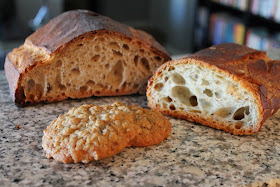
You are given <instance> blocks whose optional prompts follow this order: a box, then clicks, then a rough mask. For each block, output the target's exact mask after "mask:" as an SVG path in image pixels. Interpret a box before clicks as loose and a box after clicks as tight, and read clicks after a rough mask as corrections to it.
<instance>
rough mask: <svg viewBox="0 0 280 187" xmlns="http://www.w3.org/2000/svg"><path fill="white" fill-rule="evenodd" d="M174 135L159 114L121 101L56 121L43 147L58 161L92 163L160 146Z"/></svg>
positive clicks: (71, 113)
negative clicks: (139, 148)
mask: <svg viewBox="0 0 280 187" xmlns="http://www.w3.org/2000/svg"><path fill="white" fill-rule="evenodd" d="M170 132H171V124H170V122H169V121H168V119H166V118H165V117H163V116H162V115H161V114H160V113H159V112H156V111H153V110H148V109H143V108H141V107H138V106H135V105H132V106H125V105H124V104H122V103H120V102H117V103H114V104H112V105H102V106H97V105H88V104H86V105H82V106H80V107H74V108H73V109H71V110H70V111H69V112H67V113H66V114H64V115H61V116H59V117H58V118H57V119H55V120H54V121H53V122H52V123H51V124H50V125H49V126H48V127H47V128H46V129H45V130H44V135H43V139H42V146H43V148H44V150H45V151H46V156H47V157H48V158H54V159H55V160H56V161H60V162H64V163H71V162H75V163H77V162H83V163H88V162H90V161H92V160H100V159H102V158H107V157H110V156H113V155H115V154H117V153H119V152H120V151H122V150H123V149H124V148H126V147H130V146H149V145H154V144H158V143H160V142H161V141H163V140H164V139H165V138H167V137H168V136H169V134H170Z"/></svg>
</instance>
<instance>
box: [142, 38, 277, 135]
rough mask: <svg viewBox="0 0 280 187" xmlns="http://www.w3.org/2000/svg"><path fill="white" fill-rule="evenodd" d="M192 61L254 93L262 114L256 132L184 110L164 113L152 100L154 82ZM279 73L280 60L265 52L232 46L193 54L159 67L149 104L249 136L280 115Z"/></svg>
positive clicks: (192, 119)
mask: <svg viewBox="0 0 280 187" xmlns="http://www.w3.org/2000/svg"><path fill="white" fill-rule="evenodd" d="M189 61H195V63H199V64H201V65H204V66H206V67H208V68H211V69H215V70H217V71H220V72H222V73H223V74H225V76H230V77H231V78H233V79H234V80H239V81H240V82H241V83H242V84H243V86H244V87H246V88H247V89H248V90H251V92H252V93H253V95H254V98H255V99H256V101H257V102H258V103H259V104H258V105H259V106H258V107H259V109H260V110H259V112H260V113H259V115H260V116H261V121H260V122H259V125H258V128H257V129H256V130H255V131H246V130H244V129H235V128H232V127H231V126H225V125H224V124H222V123H217V121H215V120H213V119H210V118H209V119H208V118H207V119H202V118H201V117H199V116H196V115H189V114H188V113H186V112H182V111H171V110H164V109H162V108H161V107H160V106H159V105H158V104H157V103H155V102H154V101H153V98H151V89H152V88H151V85H152V83H153V81H154V79H155V78H156V77H157V76H159V75H160V74H161V72H162V71H163V70H164V69H166V68H168V67H170V66H175V65H176V64H181V63H188V62H189ZM279 72H280V61H272V60H271V59H269V58H268V57H267V56H266V53H265V52H263V51H258V50H254V49H251V48H248V47H246V46H241V45H237V44H229V43H228V44H220V45H216V46H212V47H209V48H207V49H204V50H201V51H198V52H197V53H194V54H192V55H189V56H187V57H186V58H182V59H179V60H175V61H169V62H167V63H165V64H163V65H162V66H161V67H160V68H158V69H157V71H156V72H154V75H153V77H152V78H151V79H150V80H149V82H148V88H147V97H148V101H149V103H148V105H149V106H150V107H151V108H153V109H155V110H158V111H160V112H162V113H163V114H165V115H169V116H173V117H177V118H180V119H187V120H189V121H195V122H198V123H201V124H203V125H206V126H210V127H213V128H216V129H221V130H224V131H226V132H229V133H232V134H235V135H243V134H246V135H249V134H252V133H255V132H258V131H259V129H260V128H261V126H262V124H263V123H264V122H265V120H266V119H267V118H268V117H270V116H271V115H273V114H274V113H276V112H277V111H278V109H279V108H280V84H279V81H280V73H279Z"/></svg>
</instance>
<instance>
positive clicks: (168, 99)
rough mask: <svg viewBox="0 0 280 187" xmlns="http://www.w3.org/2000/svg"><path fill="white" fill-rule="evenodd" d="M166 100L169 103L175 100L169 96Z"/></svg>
mask: <svg viewBox="0 0 280 187" xmlns="http://www.w3.org/2000/svg"><path fill="white" fill-rule="evenodd" d="M164 100H165V101H166V102H168V103H171V102H172V101H173V100H172V99H171V98H170V97H169V96H167V97H165V98H164Z"/></svg>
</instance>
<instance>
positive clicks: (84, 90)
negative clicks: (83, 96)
mask: <svg viewBox="0 0 280 187" xmlns="http://www.w3.org/2000/svg"><path fill="white" fill-rule="evenodd" d="M87 89H88V87H87V86H82V87H80V92H81V93H85V92H86V91H87Z"/></svg>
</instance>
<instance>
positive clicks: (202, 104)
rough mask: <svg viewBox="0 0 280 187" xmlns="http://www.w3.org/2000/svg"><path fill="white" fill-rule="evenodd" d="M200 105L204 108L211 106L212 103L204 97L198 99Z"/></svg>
mask: <svg viewBox="0 0 280 187" xmlns="http://www.w3.org/2000/svg"><path fill="white" fill-rule="evenodd" d="M199 102H200V105H201V106H202V107H203V108H204V109H205V110H206V109H207V108H209V107H211V106H212V104H211V103H210V102H209V101H207V100H206V99H199Z"/></svg>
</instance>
